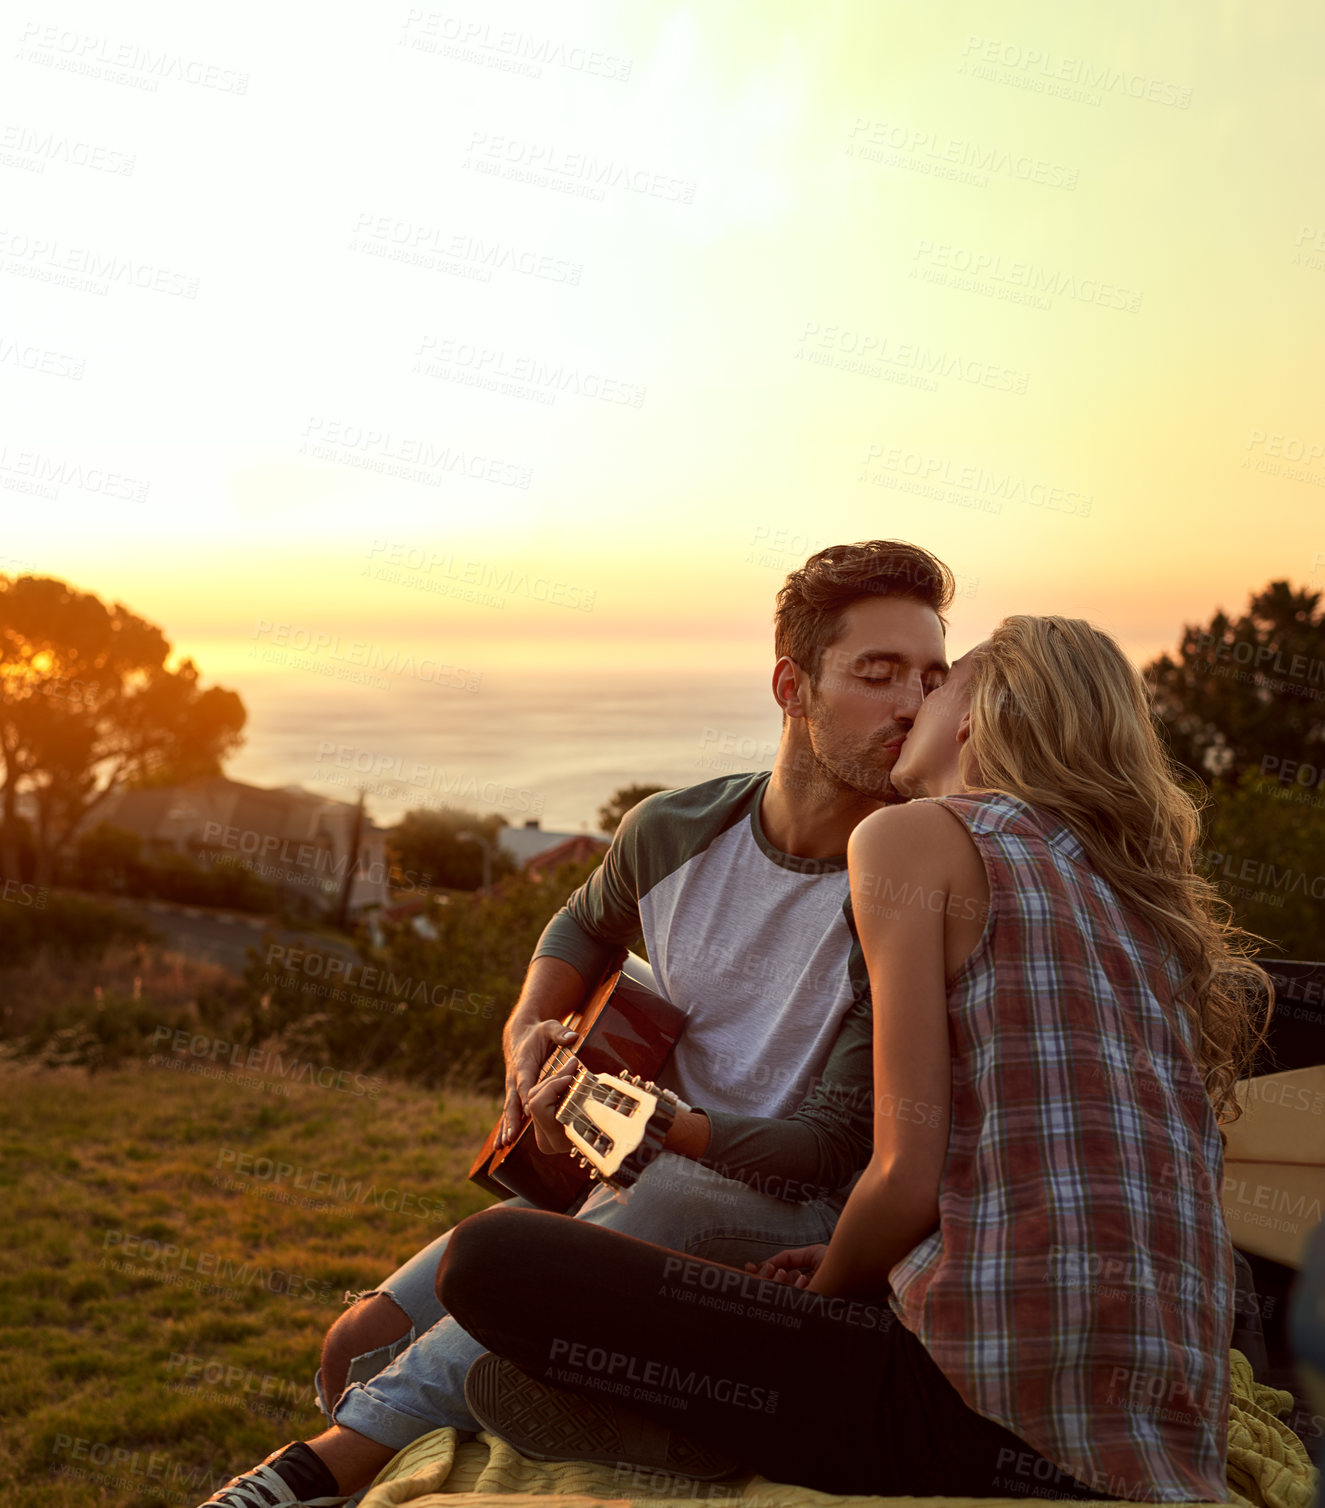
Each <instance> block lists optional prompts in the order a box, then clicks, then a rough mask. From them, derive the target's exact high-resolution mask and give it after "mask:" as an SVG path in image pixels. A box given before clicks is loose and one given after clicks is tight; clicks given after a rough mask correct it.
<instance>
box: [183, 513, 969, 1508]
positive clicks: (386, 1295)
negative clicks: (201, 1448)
mask: <svg viewBox="0 0 1325 1508" xmlns="http://www.w3.org/2000/svg"><path fill="white" fill-rule="evenodd" d="M952 596H953V579H952V575H951V572H950V571H949V570H948V568H947V567H946V566H944V565H943V564H942V563H941V562H939V561H937V560H935V559H934V558H933V556H931V555H929V554H928V553H927V552H925V551H924V550H921V549H918V548H917V547H915V546H913V545H907V544H898V543H894V542H891V541H883V540H874V541H870V542H868V543H864V544H857V545H836V546H832V547H830V548H829V549H826V550H821V551H819V553H818V554H816V555H814V556H812V557H811V559H810V560H809V561H807V562H806V564H805V566H804V567H803V568H802V569H801V570H799V571H794V572H792V574H791V575H790V576H789V577H788V578H787V580H786V582H785V584H784V585H783V587H782V589H781V591H780V592H779V593H778V604H777V610H776V613H775V617H774V630H775V632H774V644H775V649H776V652H777V656H778V658H777V662H776V664H775V665H774V668H773V683H772V684H773V694H774V697H775V698H776V700H777V702H778V704H779V706H780V707H781V709H782V714H783V727H782V736H781V739H780V741H779V744H778V750H777V755H776V758H775V761H774V766H773V769H772V771H771V772H766V773H760V774H752V775H733V776H728V777H724V778H721V779H718V780H710V781H706V782H704V783H702V784H700V785H697V786H691V787H688V788H687V789H684V790H679V791H665V792H661V793H659V794H657V795H654V796H651V797H648V798H647V799H646V800H645V801H643V802H641V803H640V804H639V805H638V806H637V807H635V808H634V809H633V810H632V811H630V812H628V813H627V814H626V816H625V818H624V819H623V820H622V823H621V826H620V828H619V829H618V831H617V834H616V836H615V838H614V839H613V842H612V846H611V848H610V849H609V851H608V853H607V855H606V857H605V858H604V861H603V864H602V866H601V867H600V868H599V869H598V870H596V871H595V872H594V874H593V875H592V876H591V877H590V879H589V880H588V881H587V882H586V883H585V885H583V886H582V887H581V888H580V890H578V891H576V893H575V894H574V895H573V896H572V897H571V898H570V900H569V901H568V903H567V905H566V906H565V907H564V908H563V910H562V911H560V912H558V914H557V915H556V916H555V917H553V919H552V921H551V922H550V923H549V924H548V927H547V929H546V930H545V931H544V933H543V936H542V938H541V939H540V941H539V944H538V947H537V948H536V949H535V952H534V957H533V959H532V961H531V963H530V967H529V972H528V974H527V976H526V979H525V983H524V987H523V989H522V991H521V994H520V998H519V1000H518V1001H517V1003H516V1005H515V1008H514V1010H513V1011H512V1013H511V1017H510V1019H509V1021H508V1022H507V1024H506V1029H505V1033H504V1039H503V1040H504V1045H505V1050H506V1060H507V1065H508V1067H507V1096H506V1104H505V1108H504V1112H503V1120H504V1123H505V1129H506V1130H507V1131H508V1132H509V1130H510V1128H511V1127H513V1126H514V1124H515V1123H516V1121H517V1120H518V1114H519V1111H520V1110H521V1108H522V1107H523V1105H524V1104H525V1102H526V1101H527V1098H528V1096H529V1094H530V1092H531V1090H532V1088H533V1086H534V1084H535V1082H536V1079H537V1074H538V1071H539V1069H540V1068H541V1066H542V1064H543V1062H544V1061H545V1059H546V1057H547V1055H548V1053H549V1051H550V1050H551V1048H552V1047H553V1046H554V1045H555V1044H557V1043H558V1042H560V1041H562V1040H564V1039H565V1038H566V1037H567V1036H568V1035H569V1034H567V1033H566V1032H565V1031H564V1029H563V1028H562V1027H561V1025H560V1021H559V1019H558V1018H560V1017H561V1016H563V1015H565V1014H566V1012H568V1011H570V1010H573V1009H574V1008H576V1006H578V1005H579V1004H580V1002H581V1001H582V1000H583V998H584V996H585V993H586V990H587V987H588V985H589V984H590V983H592V982H593V980H594V979H595V978H596V977H597V976H598V974H599V973H600V972H601V970H602V969H603V968H604V967H605V966H609V965H611V964H614V963H616V962H619V961H620V959H621V958H622V956H623V954H624V952H625V951H626V950H627V949H628V948H630V947H631V946H633V945H634V944H636V943H637V942H638V941H639V940H640V939H641V938H642V939H643V941H644V942H645V944H646V946H647V950H648V955H649V958H650V961H651V963H652V966H653V968H654V971H655V974H656V977H657V980H658V983H659V986H660V988H661V991H662V993H663V994H665V995H666V996H667V998H668V999H670V1000H671V1001H673V1002H674V1003H675V1004H677V1005H680V1006H682V1007H683V1008H684V1009H685V1010H686V1011H687V1012H688V1019H687V1023H686V1027H685V1030H684V1032H683V1034H682V1036H681V1039H680V1041H679V1042H678V1043H677V1046H676V1048H675V1050H674V1052H673V1054H672V1057H671V1060H670V1062H669V1064H668V1069H667V1072H666V1073H665V1074H664V1075H662V1076H661V1079H662V1082H663V1083H664V1085H665V1087H668V1088H671V1089H673V1090H675V1091H676V1093H677V1094H678V1095H679V1096H680V1098H681V1099H682V1100H683V1101H685V1102H687V1103H688V1106H694V1107H695V1108H693V1109H692V1108H686V1109H684V1110H682V1111H681V1112H680V1113H679V1114H678V1115H677V1117H676V1121H675V1123H674V1125H673V1127H672V1130H671V1132H670V1133H669V1135H668V1138H667V1141H666V1143H665V1150H664V1153H663V1155H662V1156H660V1157H659V1158H657V1159H656V1161H655V1162H654V1163H653V1164H652V1165H651V1166H650V1167H649V1169H648V1170H647V1172H646V1173H645V1175H644V1176H643V1177H642V1178H641V1179H640V1181H639V1182H638V1184H637V1185H636V1186H635V1189H634V1190H633V1192H632V1195H631V1198H630V1200H629V1201H628V1202H627V1203H626V1204H624V1205H622V1204H618V1203H617V1202H616V1201H615V1200H613V1199H612V1197H611V1195H610V1194H609V1193H608V1191H606V1190H604V1189H599V1190H598V1191H597V1192H595V1193H594V1194H592V1195H591V1196H590V1198H589V1199H588V1200H587V1201H586V1203H585V1204H584V1205H583V1207H582V1208H581V1209H580V1210H579V1212H578V1213H577V1218H578V1219H581V1220H586V1221H590V1222H592V1223H596V1224H601V1225H604V1226H609V1227H610V1228H612V1229H614V1230H617V1231H621V1232H623V1233H625V1234H628V1235H634V1236H637V1237H639V1238H641V1239H643V1240H648V1241H653V1242H655V1243H656V1244H658V1245H662V1246H667V1247H670V1248H673V1249H677V1250H685V1251H688V1252H691V1253H697V1254H700V1255H703V1256H707V1257H709V1258H711V1259H714V1260H720V1261H727V1262H737V1263H740V1262H744V1261H747V1260H752V1259H754V1260H760V1259H763V1258H765V1257H767V1256H769V1255H771V1254H772V1253H773V1252H776V1251H779V1250H781V1249H783V1248H785V1247H788V1246H802V1245H807V1244H811V1243H814V1242H819V1241H824V1240H827V1238H828V1235H829V1234H830V1233H831V1230H832V1227H833V1224H834V1223H835V1221H836V1218H837V1215H838V1214H839V1213H840V1211H841V1208H842V1205H843V1203H844V1202H845V1199H846V1195H847V1192H848V1186H849V1184H850V1182H851V1180H852V1178H853V1175H855V1174H856V1173H857V1172H858V1171H859V1169H860V1168H861V1167H863V1166H864V1164H865V1162H866V1161H867V1160H868V1156H869V1149H870V1145H871V1136H872V1118H871V1104H870V1102H871V1015H870V1008H869V987H868V980H867V977H866V973H865V968H864V962H863V959H862V957H861V953H860V948H859V944H858V942H857V940H856V937H855V929H854V925H853V923H852V919H851V912H850V903H849V896H848V891H847V872H846V846H847V838H848V837H849V836H850V833H851V831H852V829H853V828H854V827H855V825H856V824H857V823H858V822H859V821H860V820H861V819H862V818H863V817H865V816H867V815H868V814H869V813H870V812H872V811H875V810H877V809H878V808H879V807H880V806H882V805H885V804H888V803H889V802H893V801H896V800H899V799H900V797H898V795H897V794H896V793H895V792H894V791H893V790H892V788H891V785H890V782H889V778H888V774H889V771H890V770H891V768H892V765H893V763H894V762H895V760H896V758H897V755H898V752H899V751H900V749H901V746H902V743H903V740H904V739H905V737H906V734H907V731H908V730H909V728H910V727H911V724H912V721H913V719H914V717H915V714H916V712H917V710H918V709H919V707H920V703H921V701H922V700H923V698H924V696H925V695H926V694H927V692H928V691H930V690H932V689H933V688H934V687H935V686H937V685H938V684H940V683H941V681H942V679H943V677H944V676H945V675H946V673H947V668H948V666H947V660H946V658H945V654H944V619H943V617H942V614H943V611H944V610H945V609H946V608H947V606H948V605H949V603H950V602H951V600H952ZM510 1203H511V1204H512V1205H513V1206H517V1207H518V1206H519V1205H521V1204H523V1201H519V1200H514V1201H511V1202H510ZM448 1238H449V1232H448V1234H447V1235H446V1236H442V1237H439V1238H438V1240H437V1241H434V1242H433V1243H432V1244H431V1245H430V1246H429V1247H427V1248H425V1249H424V1251H422V1252H420V1253H419V1254H418V1255H417V1256H416V1257H415V1258H413V1259H412V1260H411V1261H410V1262H408V1263H406V1265H405V1266H404V1267H403V1268H401V1269H400V1270H399V1272H397V1273H396V1274H394V1275H393V1276H392V1277H391V1278H389V1279H388V1280H387V1282H386V1284H384V1285H383V1287H382V1288H381V1289H378V1290H376V1291H374V1292H372V1293H369V1294H366V1295H364V1296H362V1297H361V1298H360V1299H359V1301H358V1302H357V1303H356V1304H355V1306H354V1308H352V1309H351V1310H349V1311H348V1312H347V1313H346V1314H345V1315H343V1316H342V1317H341V1319H340V1320H339V1321H338V1322H337V1324H336V1325H335V1326H333V1328H332V1330H331V1331H330V1332H329V1334H328V1336H327V1339H326V1344H325V1347H324V1350H323V1365H322V1371H321V1372H320V1374H319V1396H320V1397H321V1398H323V1399H324V1400H325V1401H326V1402H324V1407H326V1404H327V1402H332V1401H334V1407H331V1408H329V1409H328V1410H327V1411H328V1412H329V1413H330V1415H331V1417H332V1419H333V1421H334V1423H333V1427H332V1428H331V1429H329V1430H327V1431H326V1432H325V1433H324V1434H322V1435H320V1436H319V1437H318V1438H317V1439H316V1440H314V1441H312V1442H310V1443H308V1444H304V1443H297V1444H295V1445H291V1446H287V1447H286V1448H285V1449H283V1450H282V1451H279V1452H276V1453H275V1454H274V1455H273V1456H271V1457H269V1458H268V1460H267V1461H266V1462H264V1463H263V1464H262V1465H261V1466H259V1467H257V1468H255V1469H254V1470H253V1471H250V1472H246V1473H244V1474H243V1475H242V1476H240V1477H237V1478H235V1479H234V1481H233V1482H231V1483H228V1484H227V1485H226V1486H225V1487H223V1488H222V1489H221V1490H220V1491H219V1492H218V1493H217V1494H216V1495H215V1496H214V1497H213V1498H211V1499H209V1500H208V1501H209V1502H211V1503H214V1504H224V1505H226V1508H245V1505H258V1504H262V1505H268V1508H271V1505H279V1504H298V1503H306V1504H338V1503H341V1502H343V1501H344V1500H345V1495H346V1494H349V1493H352V1492H355V1491H357V1490H358V1489H359V1488H360V1487H362V1486H363V1485H365V1484H366V1483H368V1482H369V1481H371V1479H372V1478H373V1476H375V1475H376V1473H377V1472H378V1471H379V1470H380V1469H381V1468H382V1466H383V1465H385V1464H386V1462H387V1461H388V1460H389V1459H390V1458H391V1456H392V1455H394V1454H395V1453H396V1451H398V1450H400V1449H403V1448H404V1446H406V1445H408V1444H409V1443H410V1442H411V1441H412V1440H414V1439H416V1438H418V1436H420V1435H422V1434H424V1433H426V1432H427V1431H428V1430H431V1429H435V1428H437V1427H438V1426H439V1425H447V1424H449V1425H454V1426H455V1427H457V1428H460V1429H476V1428H477V1427H478V1425H477V1421H475V1420H474V1419H473V1417H472V1415H471V1414H470V1413H469V1411H468V1409H467V1408H466V1406H465V1401H464V1377H465V1374H466V1373H467V1371H468V1369H469V1366H470V1365H471V1364H472V1362H473V1361H474V1359H475V1358H476V1357H477V1356H478V1355H479V1354H480V1353H481V1351H482V1349H483V1348H482V1347H481V1346H479V1345H477V1343H475V1342H474V1341H473V1340H472V1339H471V1338H470V1337H468V1336H467V1335H466V1334H465V1333H464V1331H463V1330H461V1329H460V1327H459V1326H458V1325H457V1324H456V1322H455V1321H454V1320H452V1319H450V1318H449V1317H447V1316H445V1314H444V1311H443V1310H442V1307H441V1305H440V1303H439V1302H438V1300H437V1299H436V1296H435V1293H434V1280H435V1274H436V1270H437V1265H438V1262H439V1260H440V1257H441V1255H442V1253H443V1251H444V1250H445V1245H446V1242H447V1240H448ZM549 1301H550V1302H554V1301H555V1300H554V1296H549ZM347 1381H348V1383H349V1384H350V1385H349V1386H348V1388H345V1389H344V1391H342V1388H343V1387H344V1384H345V1383H346V1382H347Z"/></svg>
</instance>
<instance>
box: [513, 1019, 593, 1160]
mask: <svg viewBox="0 0 1325 1508" xmlns="http://www.w3.org/2000/svg"><path fill="white" fill-rule="evenodd" d="M574 1040H575V1033H574V1032H573V1031H571V1029H570V1028H569V1027H568V1026H563V1025H562V1023H561V1022H560V1021H536V1022H535V1023H534V1024H533V1026H531V1027H528V1028H527V1029H526V1030H525V1031H523V1032H521V1033H520V1034H519V1035H518V1036H513V1037H508V1039H507V1041H506V1044H505V1045H506V1104H505V1105H504V1106H503V1108H502V1116H501V1128H500V1129H499V1130H498V1132H497V1146H499V1147H504V1146H505V1145H506V1144H507V1142H512V1141H514V1140H515V1135H516V1132H517V1131H519V1129H520V1123H521V1122H522V1121H523V1120H524V1118H525V1115H526V1114H527V1113H528V1112H527V1105H528V1100H529V1095H530V1093H531V1092H532V1090H533V1088H534V1085H535V1084H537V1083H538V1076H539V1074H540V1073H541V1072H542V1071H543V1064H544V1063H546V1062H547V1060H548V1055H549V1054H550V1053H551V1051H552V1049H553V1048H554V1047H567V1046H569V1045H570V1044H571V1043H572V1042H574ZM540 1145H541V1143H540ZM558 1150H559V1151H564V1150H565V1148H558Z"/></svg>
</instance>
